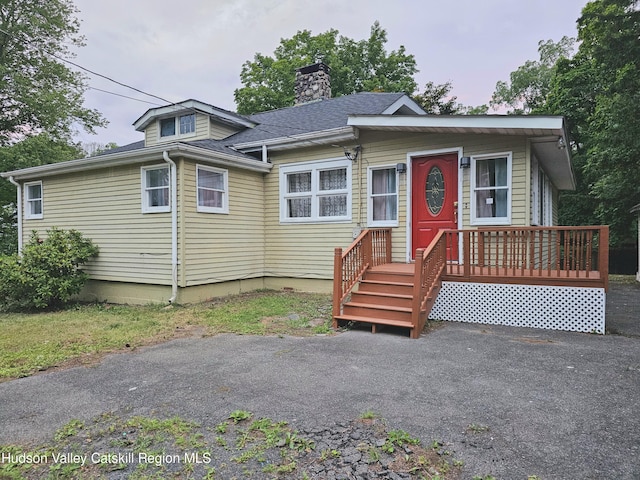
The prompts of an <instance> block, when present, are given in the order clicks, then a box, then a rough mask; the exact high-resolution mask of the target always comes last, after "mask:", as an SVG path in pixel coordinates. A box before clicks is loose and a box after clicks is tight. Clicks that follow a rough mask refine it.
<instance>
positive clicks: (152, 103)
mask: <svg viewBox="0 0 640 480" xmlns="http://www.w3.org/2000/svg"><path fill="white" fill-rule="evenodd" d="M88 88H89V89H90V90H96V91H97V92H102V93H108V94H109V95H115V96H116V97H122V98H126V99H129V100H135V101H136V102H142V103H148V104H149V105H155V106H157V107H161V106H162V104H160V103H155V102H149V101H148V100H141V99H139V98H135V97H130V96H128V95H122V94H121V93H116V92H110V91H109V90H103V89H102V88H98V87H92V86H91V85H89V87H88Z"/></svg>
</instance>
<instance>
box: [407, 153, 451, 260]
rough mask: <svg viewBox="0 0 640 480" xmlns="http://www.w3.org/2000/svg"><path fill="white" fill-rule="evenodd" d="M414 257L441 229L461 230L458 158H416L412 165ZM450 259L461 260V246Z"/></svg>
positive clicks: (449, 253) (448, 254)
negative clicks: (459, 221) (459, 250)
mask: <svg viewBox="0 0 640 480" xmlns="http://www.w3.org/2000/svg"><path fill="white" fill-rule="evenodd" d="M411 175H412V181H411V192H412V193H411V212H412V225H413V227H412V228H413V233H412V250H411V251H412V257H413V258H415V254H416V249H418V248H426V247H428V246H429V244H430V243H431V241H432V240H433V239H434V238H435V236H436V234H437V233H438V231H439V230H442V229H457V228H458V211H457V210H458V155H457V154H446V155H437V156H429V157H415V158H413V159H412V164H411ZM450 247H451V248H450V249H449V250H448V251H447V259H448V260H455V259H457V258H458V247H457V245H453V246H450Z"/></svg>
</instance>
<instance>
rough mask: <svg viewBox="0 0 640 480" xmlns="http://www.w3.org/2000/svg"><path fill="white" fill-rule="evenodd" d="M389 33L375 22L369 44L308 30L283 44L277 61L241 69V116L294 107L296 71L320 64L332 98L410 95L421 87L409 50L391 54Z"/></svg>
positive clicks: (264, 59)
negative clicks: (328, 75) (366, 93)
mask: <svg viewBox="0 0 640 480" xmlns="http://www.w3.org/2000/svg"><path fill="white" fill-rule="evenodd" d="M386 43H387V32H386V31H385V30H384V29H383V28H382V27H380V24H379V23H378V22H375V23H374V24H373V26H372V27H371V33H370V35H369V38H368V39H365V40H359V41H356V40H353V39H351V38H348V37H345V36H342V35H339V32H338V31H337V30H334V29H331V30H329V31H327V32H324V33H320V34H318V35H312V34H311V32H310V31H309V30H302V31H299V32H297V33H296V34H295V35H294V36H293V37H292V38H289V39H281V40H280V45H279V46H278V47H277V48H276V50H275V52H274V54H273V56H267V55H262V54H260V53H256V54H255V56H254V58H253V61H246V62H245V63H244V64H243V66H242V72H241V73H240V80H241V82H242V85H243V87H241V88H238V89H236V90H235V92H234V96H235V102H236V105H237V110H238V112H239V113H242V114H250V113H255V112H260V111H265V110H272V109H276V108H282V107H287V106H291V105H293V104H294V100H295V97H294V85H295V70H296V69H297V68H300V67H304V66H306V65H310V64H312V63H315V62H316V61H322V62H324V63H325V64H327V65H328V66H329V67H330V68H331V92H332V95H333V96H334V97H338V96H341V95H348V94H351V93H356V92H363V91H384V92H408V93H412V92H413V91H415V89H416V87H417V85H416V82H415V80H414V78H413V75H414V74H415V73H416V72H417V71H418V70H417V68H416V61H415V58H414V56H413V55H410V54H407V53H406V51H405V48H404V47H403V46H400V47H399V48H398V50H393V51H391V52H387V51H386V49H385V44H386Z"/></svg>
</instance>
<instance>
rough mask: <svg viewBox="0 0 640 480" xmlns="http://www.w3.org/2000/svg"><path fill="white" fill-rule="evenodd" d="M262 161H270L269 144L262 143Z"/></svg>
mask: <svg viewBox="0 0 640 480" xmlns="http://www.w3.org/2000/svg"><path fill="white" fill-rule="evenodd" d="M262 161H263V162H264V163H268V162H269V155H268V153H267V146H266V145H262Z"/></svg>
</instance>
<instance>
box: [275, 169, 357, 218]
mask: <svg viewBox="0 0 640 480" xmlns="http://www.w3.org/2000/svg"><path fill="white" fill-rule="evenodd" d="M348 220H351V162H350V161H349V160H328V161H323V162H309V163H297V164H293V165H285V166H281V167H280V221H282V222H306V223H309V222H340V221H348Z"/></svg>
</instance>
